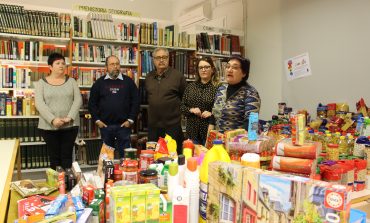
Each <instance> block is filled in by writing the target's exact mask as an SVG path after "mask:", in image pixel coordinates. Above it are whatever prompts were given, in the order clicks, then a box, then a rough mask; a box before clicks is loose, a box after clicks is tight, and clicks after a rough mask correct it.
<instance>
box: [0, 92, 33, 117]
mask: <svg viewBox="0 0 370 223" xmlns="http://www.w3.org/2000/svg"><path fill="white" fill-rule="evenodd" d="M37 114H38V112H37V110H36V106H35V98H34V97H30V96H28V95H27V97H14V96H10V95H9V94H7V93H5V92H2V93H0V116H22V115H24V116H32V115H37Z"/></svg>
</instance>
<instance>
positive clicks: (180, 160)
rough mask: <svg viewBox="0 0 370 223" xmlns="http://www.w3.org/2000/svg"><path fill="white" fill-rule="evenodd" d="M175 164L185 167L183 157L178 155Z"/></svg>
mask: <svg viewBox="0 0 370 223" xmlns="http://www.w3.org/2000/svg"><path fill="white" fill-rule="evenodd" d="M177 163H178V164H179V166H180V165H185V156H184V155H182V154H180V155H179V156H178V157H177Z"/></svg>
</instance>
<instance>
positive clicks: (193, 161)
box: [187, 157, 198, 172]
mask: <svg viewBox="0 0 370 223" xmlns="http://www.w3.org/2000/svg"><path fill="white" fill-rule="evenodd" d="M187 161H188V165H187V167H188V170H190V171H191V172H194V171H196V170H197V167H198V163H197V158H195V157H191V158H189V159H188V160H187Z"/></svg>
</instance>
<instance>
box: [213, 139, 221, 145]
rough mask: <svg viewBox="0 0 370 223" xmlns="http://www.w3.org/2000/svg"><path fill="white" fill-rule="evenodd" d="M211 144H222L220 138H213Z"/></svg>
mask: <svg viewBox="0 0 370 223" xmlns="http://www.w3.org/2000/svg"><path fill="white" fill-rule="evenodd" d="M213 144H217V145H220V144H222V140H220V139H215V140H213Z"/></svg>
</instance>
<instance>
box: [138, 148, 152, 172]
mask: <svg viewBox="0 0 370 223" xmlns="http://www.w3.org/2000/svg"><path fill="white" fill-rule="evenodd" d="M152 163H154V151H153V150H141V154H140V169H142V170H146V169H148V167H149V165H150V164H152Z"/></svg>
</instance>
